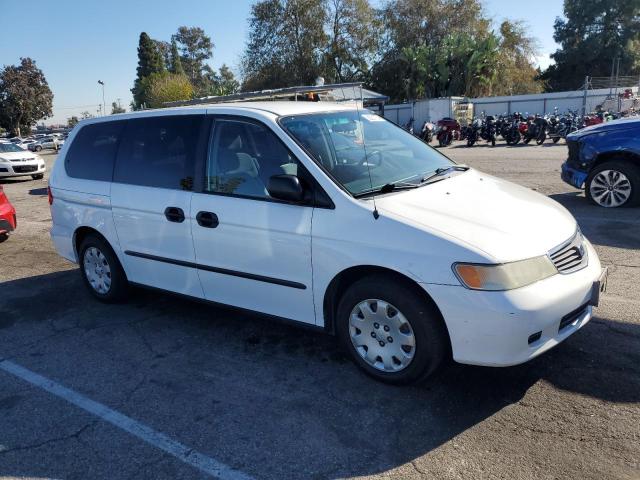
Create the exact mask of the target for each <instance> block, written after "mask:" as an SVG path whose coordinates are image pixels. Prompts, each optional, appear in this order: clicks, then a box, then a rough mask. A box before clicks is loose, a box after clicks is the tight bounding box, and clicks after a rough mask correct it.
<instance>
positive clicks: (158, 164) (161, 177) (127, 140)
mask: <svg viewBox="0 0 640 480" xmlns="http://www.w3.org/2000/svg"><path fill="white" fill-rule="evenodd" d="M203 120H204V116H202V115H181V116H162V117H150V118H140V119H135V120H129V121H128V122H127V128H126V130H125V133H124V136H123V138H122V145H121V148H120V151H119V154H118V159H117V161H116V167H115V171H114V174H113V181H114V182H119V183H128V184H131V185H142V186H148V187H159V188H172V189H180V190H191V188H192V185H193V174H194V164H195V157H196V149H197V144H198V137H199V134H200V126H201V124H202V121H203Z"/></svg>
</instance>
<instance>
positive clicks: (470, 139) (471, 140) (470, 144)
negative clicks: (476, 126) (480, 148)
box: [467, 137, 476, 147]
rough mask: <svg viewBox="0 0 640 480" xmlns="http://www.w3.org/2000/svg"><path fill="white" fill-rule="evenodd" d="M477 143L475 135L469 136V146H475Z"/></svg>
mask: <svg viewBox="0 0 640 480" xmlns="http://www.w3.org/2000/svg"><path fill="white" fill-rule="evenodd" d="M474 143H476V139H475V138H473V137H469V138H467V147H473V144H474Z"/></svg>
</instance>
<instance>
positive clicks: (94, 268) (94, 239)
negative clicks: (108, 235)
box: [79, 235, 128, 303]
mask: <svg viewBox="0 0 640 480" xmlns="http://www.w3.org/2000/svg"><path fill="white" fill-rule="evenodd" d="M79 253H80V255H79V258H80V262H79V263H80V272H81V274H82V279H83V280H84V283H85V285H86V286H87V288H89V291H90V292H91V293H92V294H93V296H94V297H96V298H97V299H98V300H100V301H102V302H105V303H115V302H118V301H121V300H124V298H126V296H127V291H128V281H127V276H126V275H125V273H124V270H123V268H122V265H120V261H119V260H118V257H117V256H116V254H115V253H114V251H113V249H112V248H111V247H110V246H109V244H108V243H107V242H106V241H105V240H104V239H102V238H101V237H99V236H98V235H89V236H87V238H85V239H84V240H83V241H82V244H81V245H80V252H79Z"/></svg>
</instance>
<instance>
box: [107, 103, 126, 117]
mask: <svg viewBox="0 0 640 480" xmlns="http://www.w3.org/2000/svg"><path fill="white" fill-rule="evenodd" d="M124 112H126V110H125V109H124V108H122V107H121V106H120V105H118V104H117V103H116V102H112V103H111V115H115V114H116V113H124Z"/></svg>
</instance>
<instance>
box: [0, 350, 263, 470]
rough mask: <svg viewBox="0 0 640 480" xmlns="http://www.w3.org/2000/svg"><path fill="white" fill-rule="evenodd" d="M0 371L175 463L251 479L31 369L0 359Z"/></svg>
mask: <svg viewBox="0 0 640 480" xmlns="http://www.w3.org/2000/svg"><path fill="white" fill-rule="evenodd" d="M0 370H4V371H5V372H7V373H10V374H12V375H15V376H16V377H18V378H21V379H22V380H24V381H26V382H29V383H30V384H32V385H35V386H36V387H39V388H42V389H43V390H46V391H47V392H49V393H52V394H53V395H55V396H57V397H60V398H62V399H64V400H66V401H67V402H69V403H72V404H73V405H75V406H76V407H79V408H82V409H83V410H86V411H87V412H89V413H92V414H93V415H96V416H97V417H100V418H101V419H103V420H105V421H107V422H109V423H110V424H112V425H114V426H116V427H118V428H120V429H122V430H124V431H125V432H128V433H130V434H131V435H134V436H136V437H138V438H139V439H140V440H142V441H144V442H147V443H148V444H150V445H153V446H154V447H157V448H159V449H160V450H163V451H165V452H166V453H168V454H170V455H173V456H174V457H176V458H177V459H178V460H180V461H182V462H184V463H187V464H189V465H191V466H192V467H195V468H197V469H198V470H200V471H201V472H204V473H206V474H208V475H211V476H213V477H217V478H219V479H220V480H252V477H250V476H248V475H246V474H244V473H242V472H240V471H238V470H234V469H233V468H231V467H229V466H228V465H225V464H224V463H221V462H218V461H217V460H214V459H213V458H211V457H207V456H206V455H203V454H202V453H199V452H196V451H195V450H193V449H191V448H189V447H187V446H186V445H183V444H182V443H180V442H176V441H175V440H172V439H171V438H169V437H167V436H166V435H165V434H163V433H160V432H157V431H156V430H154V429H152V428H150V427H148V426H146V425H143V424H142V423H140V422H137V421H136V420H134V419H132V418H129V417H127V416H126V415H123V414H122V413H120V412H117V411H115V410H112V409H110V408H109V407H107V406H106V405H103V404H101V403H98V402H95V401H93V400H91V399H90V398H87V397H85V396H84V395H82V394H80V393H78V392H74V391H73V390H70V389H68V388H66V387H64V386H62V385H60V384H59V383H56V382H54V381H53V380H49V379H48V378H45V377H43V376H41V375H38V374H37V373H34V372H32V371H31V370H27V369H26V368H24V367H21V366H20V365H17V364H15V363H13V362H10V361H8V360H2V361H0Z"/></svg>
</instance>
